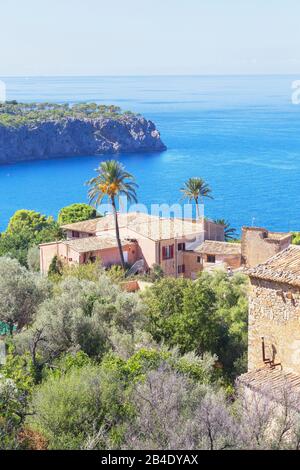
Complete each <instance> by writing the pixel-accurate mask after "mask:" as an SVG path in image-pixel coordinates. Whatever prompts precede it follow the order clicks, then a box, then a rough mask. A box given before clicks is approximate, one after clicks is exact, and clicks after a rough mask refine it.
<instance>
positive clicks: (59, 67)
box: [0, 0, 300, 77]
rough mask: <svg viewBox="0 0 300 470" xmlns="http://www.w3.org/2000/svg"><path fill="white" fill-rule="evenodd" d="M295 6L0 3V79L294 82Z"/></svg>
mask: <svg viewBox="0 0 300 470" xmlns="http://www.w3.org/2000/svg"><path fill="white" fill-rule="evenodd" d="M299 17H300V1H299V0H147V1H146V0H1V1H0V20H1V28H0V41H1V42H0V76H2V77H3V76H30V75H38V76H41V75H165V74H176V75H177V74H178V75H189V74H192V75H198V74H199V75H200V74H221V75H224V74H294V73H299V72H300V28H299Z"/></svg>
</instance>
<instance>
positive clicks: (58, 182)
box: [0, 76, 300, 230]
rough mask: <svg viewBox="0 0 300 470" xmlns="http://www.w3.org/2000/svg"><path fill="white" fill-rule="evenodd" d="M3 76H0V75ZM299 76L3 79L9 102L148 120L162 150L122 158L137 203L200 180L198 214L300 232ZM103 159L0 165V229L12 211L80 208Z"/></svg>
mask: <svg viewBox="0 0 300 470" xmlns="http://www.w3.org/2000/svg"><path fill="white" fill-rule="evenodd" d="M0 78H1V77H0ZM299 78H300V77H295V76H293V77H291V76H276V77H272V76H260V77H255V76H254V77H253V76H252V77H245V76H244V77H229V76H227V77H214V76H206V77H172V76H170V77H69V78H66V77H64V78H61V77H52V78H49V77H47V78H45V77H43V78H5V79H4V81H5V82H6V85H7V92H8V99H17V100H19V101H21V100H22V101H45V100H46V101H53V102H74V101H97V102H102V103H106V104H116V105H119V106H121V107H122V108H123V109H124V110H127V109H130V110H132V111H137V112H140V113H142V114H144V115H145V117H147V118H150V119H152V120H154V122H155V123H156V124H157V126H158V129H159V130H160V132H161V135H162V139H163V141H164V142H165V144H166V145H167V146H168V150H167V151H166V152H163V153H157V154H121V155H120V156H119V158H120V160H121V161H122V162H123V163H124V165H125V166H126V168H127V169H128V170H129V171H130V172H132V173H133V174H134V175H135V176H136V179H137V182H138V183H139V186H140V187H139V190H138V197H139V202H142V203H144V204H146V205H147V206H149V205H150V204H151V203H167V204H173V203H176V202H179V200H180V197H181V195H180V192H179V189H180V187H181V185H182V183H183V182H184V181H185V180H186V179H187V178H189V177H191V176H201V177H203V178H205V179H206V180H207V181H208V183H209V184H210V186H211V187H212V190H213V194H214V200H213V201H209V202H208V203H207V204H206V208H205V212H206V215H207V216H209V217H212V218H226V219H228V220H229V221H230V222H231V224H232V225H233V226H234V227H236V228H238V229H239V228H240V227H241V226H242V225H253V224H254V225H259V226H265V227H267V228H269V229H272V230H300V106H296V105H293V104H292V102H291V93H292V90H291V84H292V81H293V80H296V79H299ZM101 159H102V157H99V156H98V157H92V156H86V157H81V158H78V157H74V158H61V159H55V160H45V161H35V162H28V163H19V164H13V165H5V166H0V229H4V228H5V227H6V224H7V222H8V220H9V217H10V216H11V215H12V214H13V213H14V211H15V210H17V209H21V208H26V209H34V210H37V211H41V212H43V213H46V214H49V215H50V214H51V215H54V216H56V215H57V212H58V210H59V209H60V208H61V207H63V206H65V205H67V204H70V203H73V202H86V200H87V197H86V187H85V186H84V182H85V181H86V180H87V179H89V178H90V177H92V176H93V173H94V168H95V167H96V166H97V165H98V163H99V162H100V161H101Z"/></svg>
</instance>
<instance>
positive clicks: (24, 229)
mask: <svg viewBox="0 0 300 470" xmlns="http://www.w3.org/2000/svg"><path fill="white" fill-rule="evenodd" d="M94 217H99V215H98V214H97V211H96V210H95V209H94V208H93V207H91V206H89V205H87V204H71V205H70V206H67V207H63V208H62V209H61V210H60V212H59V214H58V220H57V222H56V221H55V220H54V218H53V217H51V216H50V217H48V216H46V215H44V214H41V213H40V212H36V211H33V210H25V209H21V210H18V211H16V212H15V213H14V215H13V216H12V217H11V219H10V221H9V223H8V226H7V229H6V230H5V231H4V232H3V233H1V234H0V256H5V255H10V256H11V257H13V258H15V259H17V260H18V261H19V262H20V263H21V264H22V265H23V266H26V267H28V268H29V269H30V270H32V271H39V269H40V267H39V266H40V263H39V249H38V245H39V244H41V243H48V242H52V241H55V240H61V239H63V237H64V234H63V232H62V230H61V229H60V226H61V225H63V224H68V223H73V222H79V221H83V220H88V219H92V218H94Z"/></svg>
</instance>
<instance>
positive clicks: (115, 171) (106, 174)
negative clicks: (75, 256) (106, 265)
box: [87, 160, 137, 270]
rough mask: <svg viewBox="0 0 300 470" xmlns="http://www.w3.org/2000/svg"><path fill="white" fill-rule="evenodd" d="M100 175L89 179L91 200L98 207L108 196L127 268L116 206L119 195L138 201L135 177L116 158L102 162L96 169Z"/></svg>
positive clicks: (120, 250) (122, 256) (121, 254)
mask: <svg viewBox="0 0 300 470" xmlns="http://www.w3.org/2000/svg"><path fill="white" fill-rule="evenodd" d="M96 171H97V173H98V175H97V176H96V177H94V178H92V179H91V180H89V181H88V183H87V184H88V186H90V190H89V193H88V194H89V200H90V203H95V204H96V207H97V206H98V205H99V204H101V202H102V201H103V199H104V198H108V199H109V201H110V203H111V205H112V210H113V215H114V221H115V231H116V239H117V243H118V248H119V253H120V260H121V265H122V268H123V269H124V270H125V261H124V255H123V249H122V243H121V239H120V231H119V222H118V213H117V207H116V198H117V197H118V196H126V198H127V200H128V201H129V202H132V201H133V202H137V197H136V188H137V185H136V183H135V182H134V177H133V176H132V175H131V174H130V173H128V172H127V171H125V168H124V166H123V165H122V164H121V163H119V162H117V161H116V160H109V161H106V162H102V163H101V164H100V166H99V167H98V169H97V170H96Z"/></svg>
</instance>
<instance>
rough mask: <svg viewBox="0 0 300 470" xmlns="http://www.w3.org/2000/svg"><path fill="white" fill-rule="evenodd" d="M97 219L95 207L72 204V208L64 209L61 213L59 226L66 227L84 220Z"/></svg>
mask: <svg viewBox="0 0 300 470" xmlns="http://www.w3.org/2000/svg"><path fill="white" fill-rule="evenodd" d="M96 217H97V211H96V209H95V208H94V207H91V206H89V205H88V204H71V205H70V206H66V207H63V208H62V209H61V210H60V211H59V214H58V219H57V221H58V224H59V225H66V224H73V223H74V222H81V221H83V220H89V219H95V218H96Z"/></svg>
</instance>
